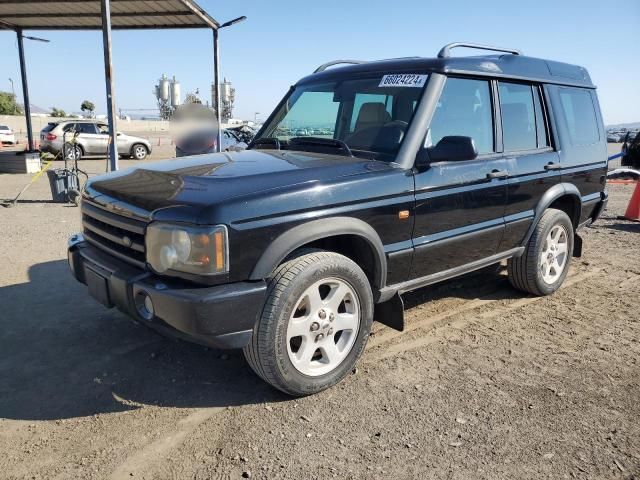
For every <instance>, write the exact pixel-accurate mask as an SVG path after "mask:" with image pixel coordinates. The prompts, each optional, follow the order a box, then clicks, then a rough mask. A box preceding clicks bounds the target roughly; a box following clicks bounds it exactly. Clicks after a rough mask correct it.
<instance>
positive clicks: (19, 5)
mask: <svg viewBox="0 0 640 480" xmlns="http://www.w3.org/2000/svg"><path fill="white" fill-rule="evenodd" d="M110 3H111V28H112V29H114V30H123V29H143V28H213V29H217V28H218V27H219V26H220V25H219V24H218V22H217V21H216V20H214V19H213V18H212V17H211V16H210V15H209V14H207V13H206V12H205V11H204V10H203V9H202V8H201V7H200V6H198V5H197V4H196V3H195V2H193V1H191V0H148V1H146V0H111V2H110ZM0 28H5V29H12V30H17V29H25V30H102V17H101V11H100V0H3V1H2V2H0Z"/></svg>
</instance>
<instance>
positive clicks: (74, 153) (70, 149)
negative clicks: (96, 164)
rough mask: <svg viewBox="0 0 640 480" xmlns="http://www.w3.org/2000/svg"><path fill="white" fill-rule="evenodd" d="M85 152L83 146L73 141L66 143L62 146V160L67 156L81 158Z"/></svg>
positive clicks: (73, 158) (69, 158)
mask: <svg viewBox="0 0 640 480" xmlns="http://www.w3.org/2000/svg"><path fill="white" fill-rule="evenodd" d="M82 155H84V152H83V151H82V147H81V146H80V145H77V144H73V143H65V144H64V145H63V146H62V160H64V159H65V157H66V158H67V160H73V161H75V160H81V159H82Z"/></svg>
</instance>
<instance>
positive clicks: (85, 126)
mask: <svg viewBox="0 0 640 480" xmlns="http://www.w3.org/2000/svg"><path fill="white" fill-rule="evenodd" d="M76 130H77V131H78V132H80V133H93V134H95V133H97V132H96V125H95V124H94V123H78V124H77V129H76Z"/></svg>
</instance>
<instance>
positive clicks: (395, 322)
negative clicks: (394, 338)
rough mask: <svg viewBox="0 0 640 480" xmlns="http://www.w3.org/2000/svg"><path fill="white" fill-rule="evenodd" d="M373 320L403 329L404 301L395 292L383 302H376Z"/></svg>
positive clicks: (396, 328) (395, 328)
mask: <svg viewBox="0 0 640 480" xmlns="http://www.w3.org/2000/svg"><path fill="white" fill-rule="evenodd" d="M373 320H374V321H376V322H380V323H382V324H383V325H386V326H387V327H391V328H393V329H394V330H398V331H400V332H402V331H403V330H404V302H403V301H402V297H401V296H400V294H398V293H396V294H395V295H394V296H393V297H391V298H390V299H389V300H387V301H386V302H384V303H378V304H377V305H376V306H375V309H374V311H373Z"/></svg>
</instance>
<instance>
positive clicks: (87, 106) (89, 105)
mask: <svg viewBox="0 0 640 480" xmlns="http://www.w3.org/2000/svg"><path fill="white" fill-rule="evenodd" d="M80 110H82V111H83V112H89V118H93V116H94V114H93V112H94V111H95V110H96V106H95V105H94V104H93V102H90V101H89V100H85V101H84V102H82V105H80Z"/></svg>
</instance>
